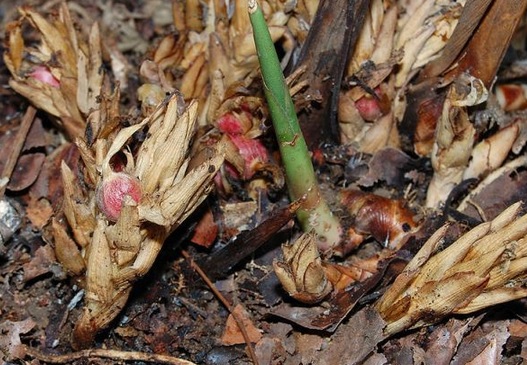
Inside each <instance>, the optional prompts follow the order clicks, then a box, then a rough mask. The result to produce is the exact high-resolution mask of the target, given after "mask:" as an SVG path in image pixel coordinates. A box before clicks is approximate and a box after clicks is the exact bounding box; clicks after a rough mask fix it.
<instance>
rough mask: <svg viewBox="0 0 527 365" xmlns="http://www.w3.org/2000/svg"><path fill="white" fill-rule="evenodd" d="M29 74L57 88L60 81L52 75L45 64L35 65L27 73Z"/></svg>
mask: <svg viewBox="0 0 527 365" xmlns="http://www.w3.org/2000/svg"><path fill="white" fill-rule="evenodd" d="M29 76H31V77H33V78H34V79H36V80H38V81H40V82H43V83H44V84H48V85H49V86H52V87H55V88H58V87H59V86H60V81H59V80H57V78H56V77H55V76H53V74H52V73H51V71H50V70H49V68H47V67H46V66H37V67H35V68H34V69H33V71H32V72H31V73H30V74H29Z"/></svg>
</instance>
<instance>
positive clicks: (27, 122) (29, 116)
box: [0, 105, 37, 198]
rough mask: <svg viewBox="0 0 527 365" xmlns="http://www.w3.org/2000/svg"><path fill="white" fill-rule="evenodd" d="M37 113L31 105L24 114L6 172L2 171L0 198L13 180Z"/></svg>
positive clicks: (8, 158) (5, 167) (5, 166)
mask: <svg viewBox="0 0 527 365" xmlns="http://www.w3.org/2000/svg"><path fill="white" fill-rule="evenodd" d="M36 113H37V110H36V109H35V108H34V107H33V106H31V105H30V106H29V107H28V108H27V110H26V114H24V117H23V118H22V122H21V123H20V129H19V130H18V132H17V135H16V137H15V141H14V143H13V148H12V149H11V153H10V154H9V155H8V156H7V161H6V163H5V165H4V170H3V171H2V175H1V176H0V198H2V197H3V196H4V194H5V190H6V188H7V184H8V183H9V179H10V178H11V175H12V174H13V171H14V170H15V166H16V162H17V161H18V157H19V156H20V152H22V148H23V147H24V142H25V141H26V137H27V134H28V132H29V129H30V128H31V125H33V120H34V119H35V114H36Z"/></svg>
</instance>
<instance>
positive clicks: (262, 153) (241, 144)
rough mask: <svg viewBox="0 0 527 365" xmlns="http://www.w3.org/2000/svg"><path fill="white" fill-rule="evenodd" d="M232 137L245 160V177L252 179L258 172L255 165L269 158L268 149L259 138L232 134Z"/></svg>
mask: <svg viewBox="0 0 527 365" xmlns="http://www.w3.org/2000/svg"><path fill="white" fill-rule="evenodd" d="M230 139H231V141H232V142H233V143H234V145H235V146H236V147H237V148H238V153H239V154H240V156H242V157H243V160H244V161H245V172H244V175H245V178H246V179H250V178H251V177H252V176H253V175H254V173H255V172H256V171H255V170H254V165H255V164H256V163H257V162H267V161H268V160H269V154H268V153H267V149H266V148H265V146H264V145H263V144H262V142H261V141H260V140H258V139H250V138H247V137H244V136H230Z"/></svg>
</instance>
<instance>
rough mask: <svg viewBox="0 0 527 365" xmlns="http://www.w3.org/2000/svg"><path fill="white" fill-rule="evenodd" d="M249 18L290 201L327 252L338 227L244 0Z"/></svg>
mask: <svg viewBox="0 0 527 365" xmlns="http://www.w3.org/2000/svg"><path fill="white" fill-rule="evenodd" d="M248 7H249V17H250V20H251V24H252V27H253V32H254V41H255V44H256V50H257V53H258V60H259V61H260V68H261V73H262V79H263V84H264V93H265V98H266V100H267V104H268V106H269V112H270V114H271V118H272V121H273V127H274V130H275V134H276V137H277V140H278V144H279V148H280V153H281V155H282V161H283V164H284V169H285V173H286V181H287V186H288V190H289V196H290V198H291V200H301V202H302V205H301V208H300V209H299V210H298V211H297V218H298V220H299V221H300V224H301V225H302V228H303V230H304V231H306V232H309V231H313V232H314V233H315V234H316V235H317V237H318V247H319V248H320V249H321V250H322V251H328V250H330V249H331V248H333V247H335V246H336V245H338V244H339V243H340V240H341V234H342V229H341V226H340V222H339V221H338V219H337V218H336V217H335V216H333V214H332V213H331V210H330V209H329V207H328V205H327V202H326V201H325V200H324V198H323V197H322V195H321V193H320V188H319V185H318V182H317V180H316V176H315V171H314V169H313V164H312V162H311V157H310V154H309V151H308V149H307V144H306V142H305V139H304V136H303V135H302V131H301V129H300V125H299V123H298V119H297V116H296V112H295V106H294V104H293V101H292V99H291V96H290V93H289V89H288V87H287V85H286V82H285V78H284V76H283V73H282V70H281V68H280V62H279V61H278V56H277V54H276V50H275V48H274V44H273V42H272V40H271V36H270V34H269V29H268V28H267V24H266V22H265V19H264V16H263V13H262V11H261V9H260V7H259V6H258V3H257V2H256V1H255V0H248Z"/></svg>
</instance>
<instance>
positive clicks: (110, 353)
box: [27, 347, 196, 365]
mask: <svg viewBox="0 0 527 365" xmlns="http://www.w3.org/2000/svg"><path fill="white" fill-rule="evenodd" d="M27 354H28V355H30V356H32V357H34V358H36V359H38V360H40V361H44V362H48V363H52V364H67V363H70V362H72V361H75V360H79V359H89V358H94V357H98V358H105V359H112V360H116V361H145V362H152V363H158V364H171V365H196V364H195V363H193V362H191V361H188V360H183V359H179V358H177V357H173V356H169V355H160V354H147V353H145V352H138V351H119V350H105V349H88V350H82V351H77V352H72V353H69V354H64V355H49V354H43V353H41V352H40V351H37V350H35V349H33V348H30V347H28V348H27Z"/></svg>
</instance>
